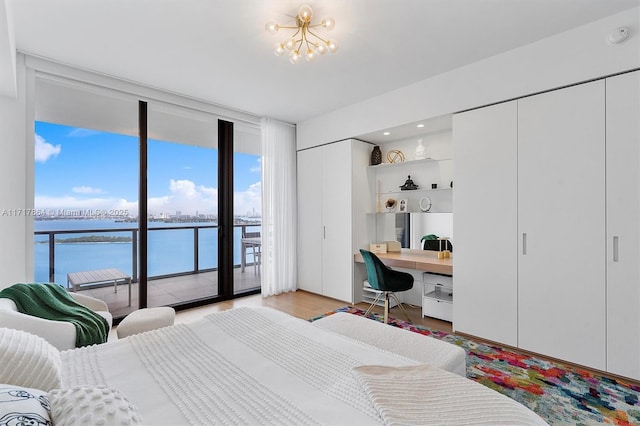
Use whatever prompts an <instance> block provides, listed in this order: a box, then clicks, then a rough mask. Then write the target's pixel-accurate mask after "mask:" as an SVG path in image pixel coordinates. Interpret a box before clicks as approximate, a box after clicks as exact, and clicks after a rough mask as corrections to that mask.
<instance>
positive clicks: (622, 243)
mask: <svg viewBox="0 0 640 426" xmlns="http://www.w3.org/2000/svg"><path fill="white" fill-rule="evenodd" d="M606 87H607V371H609V372H611V373H615V374H620V375H623V376H627V377H632V378H634V379H636V380H639V379H640V226H639V225H640V224H639V222H640V147H639V145H640V71H636V72H634V73H630V74H624V75H620V76H617V77H613V78H609V79H607V80H606Z"/></svg>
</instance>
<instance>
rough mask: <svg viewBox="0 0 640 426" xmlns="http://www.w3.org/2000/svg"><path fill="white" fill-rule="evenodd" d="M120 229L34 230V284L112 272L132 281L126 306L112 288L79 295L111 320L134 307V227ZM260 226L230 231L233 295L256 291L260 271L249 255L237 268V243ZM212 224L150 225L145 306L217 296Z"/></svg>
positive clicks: (122, 293) (124, 293) (122, 292)
mask: <svg viewBox="0 0 640 426" xmlns="http://www.w3.org/2000/svg"><path fill="white" fill-rule="evenodd" d="M123 225H124V224H119V227H117V228H114V229H106V228H99V229H73V230H55V231H36V232H35V233H34V234H35V259H36V260H35V264H36V273H35V276H36V281H48V282H56V283H58V284H61V285H64V286H67V276H66V275H67V273H69V272H78V271H86V270H94V269H105V268H117V269H119V270H121V271H123V272H125V273H127V274H129V275H130V276H131V277H132V286H131V306H129V303H128V302H129V301H128V294H129V293H128V290H129V289H128V288H127V286H126V285H119V286H118V292H117V293H115V292H114V288H113V284H108V283H107V284H104V285H91V286H87V287H81V290H79V291H81V292H82V293H84V294H87V295H90V296H93V297H97V298H99V299H102V300H104V301H105V302H106V303H107V304H108V305H109V310H110V311H111V312H112V313H113V315H114V316H115V317H119V316H124V315H126V314H127V313H129V312H131V311H133V310H135V309H136V307H137V306H138V287H139V284H138V256H137V252H138V246H137V241H138V232H139V231H138V228H126V227H123ZM256 231H260V224H242V225H235V226H234V266H235V268H234V293H236V294H237V293H243V292H246V291H250V290H256V289H259V288H260V268H259V265H255V264H254V263H255V262H256V261H257V259H253V255H252V251H251V250H248V251H247V253H246V254H245V259H244V260H245V263H246V269H245V271H244V272H243V271H242V270H241V269H242V268H241V263H242V260H243V259H242V253H241V249H240V247H241V244H240V240H241V238H242V235H244V234H245V233H247V232H256ZM217 232H218V227H217V225H193V224H188V225H187V224H185V226H154V227H152V226H150V227H149V233H148V261H147V262H148V280H147V295H148V296H147V304H148V306H164V305H177V304H181V303H186V302H191V301H197V300H199V299H204V298H210V297H214V296H216V295H217V294H218V272H217Z"/></svg>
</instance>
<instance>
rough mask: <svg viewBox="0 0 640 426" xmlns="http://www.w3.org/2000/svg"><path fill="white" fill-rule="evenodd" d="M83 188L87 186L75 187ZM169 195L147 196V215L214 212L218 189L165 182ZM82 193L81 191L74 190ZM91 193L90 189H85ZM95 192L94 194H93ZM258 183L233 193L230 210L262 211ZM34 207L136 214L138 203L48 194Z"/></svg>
mask: <svg viewBox="0 0 640 426" xmlns="http://www.w3.org/2000/svg"><path fill="white" fill-rule="evenodd" d="M77 188H87V189H93V188H89V187H77ZM168 189H169V194H168V195H163V196H160V197H151V198H149V199H148V201H147V210H148V212H149V214H151V215H160V214H163V213H166V214H170V215H174V214H176V212H178V211H179V212H181V213H182V214H185V215H195V214H196V212H197V213H198V214H213V215H217V214H218V189H217V188H212V187H207V186H204V185H196V184H195V183H194V182H192V181H190V180H174V179H171V180H170V181H169V188H168ZM77 193H83V192H81V191H80V192H77ZM85 193H86V194H89V193H91V192H90V191H87V192H85ZM94 194H95V193H94ZM261 199H262V186H261V182H256V183H255V184H253V185H251V186H250V187H249V188H248V189H247V190H246V191H242V192H235V193H234V210H235V211H234V213H235V214H236V215H238V216H245V215H246V214H247V213H248V212H253V211H255V212H257V213H260V212H261V211H262V206H261ZM35 207H36V208H37V209H43V210H49V211H59V210H65V209H69V210H74V209H75V210H90V209H93V210H96V209H100V210H109V209H111V210H126V211H127V212H128V213H129V215H130V216H133V217H135V216H137V215H138V202H137V201H129V200H126V199H124V198H120V199H118V198H110V197H90V198H80V197H78V196H70V195H69V196H64V197H48V196H36V197H35Z"/></svg>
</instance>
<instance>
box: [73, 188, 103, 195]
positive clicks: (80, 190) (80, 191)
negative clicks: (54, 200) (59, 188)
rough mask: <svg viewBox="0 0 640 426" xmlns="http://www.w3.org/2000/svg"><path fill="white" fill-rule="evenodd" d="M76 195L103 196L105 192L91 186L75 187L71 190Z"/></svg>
mask: <svg viewBox="0 0 640 426" xmlns="http://www.w3.org/2000/svg"><path fill="white" fill-rule="evenodd" d="M71 190H72V191H73V192H75V193H76V194H103V193H104V191H102V189H100V188H93V187H91V186H74V187H73V188H71Z"/></svg>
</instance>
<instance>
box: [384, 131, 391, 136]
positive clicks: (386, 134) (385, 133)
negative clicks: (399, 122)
mask: <svg viewBox="0 0 640 426" xmlns="http://www.w3.org/2000/svg"><path fill="white" fill-rule="evenodd" d="M390 134H391V132H384V133H383V135H385V136H389V135H390Z"/></svg>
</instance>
